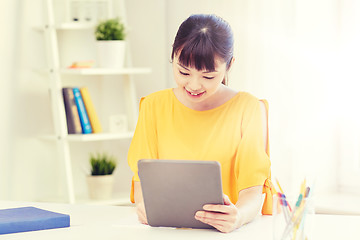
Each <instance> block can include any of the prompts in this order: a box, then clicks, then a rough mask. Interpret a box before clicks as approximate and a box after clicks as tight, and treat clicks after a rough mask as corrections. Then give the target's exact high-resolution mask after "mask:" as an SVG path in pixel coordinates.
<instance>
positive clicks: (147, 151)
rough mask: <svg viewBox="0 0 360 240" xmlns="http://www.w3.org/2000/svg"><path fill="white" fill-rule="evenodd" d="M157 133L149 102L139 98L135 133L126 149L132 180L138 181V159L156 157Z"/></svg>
mask: <svg viewBox="0 0 360 240" xmlns="http://www.w3.org/2000/svg"><path fill="white" fill-rule="evenodd" d="M157 156H158V154H157V135H156V127H155V118H154V113H153V110H152V107H151V103H150V102H149V101H147V99H146V98H141V100H140V110H139V118H138V122H137V125H136V129H135V133H134V136H133V138H132V141H131V144H130V147H129V151H128V164H129V166H130V169H131V170H132V172H133V173H134V176H133V181H140V179H139V175H138V167H137V163H138V161H139V160H140V159H151V158H158V157H157ZM133 196H134V195H133V187H132V189H131V201H132V202H134V199H133Z"/></svg>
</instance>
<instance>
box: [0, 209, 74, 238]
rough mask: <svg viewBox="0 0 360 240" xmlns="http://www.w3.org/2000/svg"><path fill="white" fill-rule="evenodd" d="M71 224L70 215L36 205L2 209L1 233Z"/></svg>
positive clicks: (0, 217) (0, 212)
mask: <svg viewBox="0 0 360 240" xmlns="http://www.w3.org/2000/svg"><path fill="white" fill-rule="evenodd" d="M69 226H70V216H69V215H66V214H61V213H56V212H50V211H47V210H43V209H40V208H36V207H20V208H9V209H2V210H0V234H8V233H17V232H28V231H37V230H44V229H52V228H64V227H69Z"/></svg>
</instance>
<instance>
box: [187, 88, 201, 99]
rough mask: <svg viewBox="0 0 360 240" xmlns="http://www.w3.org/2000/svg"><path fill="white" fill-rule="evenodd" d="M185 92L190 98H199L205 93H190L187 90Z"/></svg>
mask: <svg viewBox="0 0 360 240" xmlns="http://www.w3.org/2000/svg"><path fill="white" fill-rule="evenodd" d="M185 90H186V92H187V93H188V94H189V95H190V96H193V97H200V96H201V95H203V94H204V93H205V91H204V92H191V91H189V90H187V89H185Z"/></svg>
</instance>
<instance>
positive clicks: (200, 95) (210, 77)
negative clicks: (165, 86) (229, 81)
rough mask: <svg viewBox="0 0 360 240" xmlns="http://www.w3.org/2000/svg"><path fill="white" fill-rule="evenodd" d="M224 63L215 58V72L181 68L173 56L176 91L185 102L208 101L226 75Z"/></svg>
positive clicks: (187, 67) (186, 67) (176, 56)
mask: <svg viewBox="0 0 360 240" xmlns="http://www.w3.org/2000/svg"><path fill="white" fill-rule="evenodd" d="M226 71H227V69H226V63H225V62H223V61H220V60H219V59H216V58H215V70H214V71H208V70H200V71H198V70H197V69H196V68H193V67H189V66H183V65H182V64H181V63H180V62H179V59H178V55H175V56H174V60H173V72H174V78H175V81H176V84H177V86H178V89H179V90H180V92H181V93H182V94H183V96H184V97H185V99H186V100H187V101H190V102H191V103H200V102H203V101H205V100H209V99H210V98H211V97H212V96H214V94H215V93H216V92H217V91H218V89H219V87H220V86H221V85H222V83H221V82H222V81H223V79H224V76H225V74H226Z"/></svg>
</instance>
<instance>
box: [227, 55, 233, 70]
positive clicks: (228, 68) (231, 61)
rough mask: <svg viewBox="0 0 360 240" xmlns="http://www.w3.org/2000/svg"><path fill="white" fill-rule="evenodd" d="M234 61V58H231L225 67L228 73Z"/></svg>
mask: <svg viewBox="0 0 360 240" xmlns="http://www.w3.org/2000/svg"><path fill="white" fill-rule="evenodd" d="M234 61H235V57H232V58H231V60H230V63H229V65H228V67H227V71H229V70H230V68H231V67H232V65H233V63H234Z"/></svg>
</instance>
